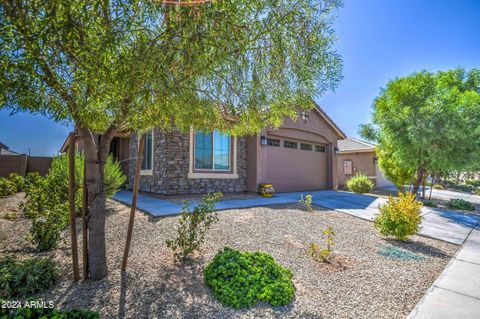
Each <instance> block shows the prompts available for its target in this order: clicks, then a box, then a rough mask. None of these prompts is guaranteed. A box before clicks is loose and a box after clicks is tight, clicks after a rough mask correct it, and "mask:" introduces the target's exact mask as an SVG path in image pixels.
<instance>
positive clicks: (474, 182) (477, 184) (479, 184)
mask: <svg viewBox="0 0 480 319" xmlns="http://www.w3.org/2000/svg"><path fill="white" fill-rule="evenodd" d="M465 184H467V185H471V186H473V187H477V188H480V180H476V179H469V180H466V181H465Z"/></svg>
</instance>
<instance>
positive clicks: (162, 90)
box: [0, 0, 341, 279]
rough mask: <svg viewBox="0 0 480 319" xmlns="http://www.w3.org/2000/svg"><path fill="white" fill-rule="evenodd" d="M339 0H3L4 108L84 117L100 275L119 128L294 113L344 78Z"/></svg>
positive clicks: (249, 122)
mask: <svg viewBox="0 0 480 319" xmlns="http://www.w3.org/2000/svg"><path fill="white" fill-rule="evenodd" d="M170 2H172V1H170ZM184 2H185V1H184ZM339 5H341V3H340V1H338V0H297V1H288V0H251V1H240V0H225V1H222V0H218V1H211V2H207V3H204V4H198V5H190V6H180V5H176V6H171V5H166V4H165V3H162V1H153V0H144V1H139V0H103V1H87V0H79V1H61V0H5V1H2V2H1V4H0V32H1V33H0V108H2V109H9V110H11V111H12V112H18V111H29V112H36V113H41V114H44V115H47V116H49V117H51V118H53V119H54V120H56V121H66V122H70V123H74V125H75V126H76V128H77V130H78V132H79V135H80V137H81V139H82V141H83V145H84V148H85V156H86V174H85V176H86V185H87V194H88V210H89V212H90V219H89V223H88V230H89V268H90V276H91V278H93V279H100V278H103V277H104V276H105V275H106V274H107V266H106V256H105V255H106V253H105V194H104V188H103V178H104V177H103V174H104V164H105V160H106V157H107V153H108V149H109V144H110V141H111V140H112V138H113V136H114V135H115V134H116V133H117V132H119V131H133V132H142V131H144V130H146V129H147V128H151V127H153V126H156V127H160V128H162V129H165V130H168V129H171V128H172V127H177V128H179V129H181V130H183V131H187V130H188V129H189V128H190V127H191V126H194V127H196V128H198V129H203V130H211V129H213V128H214V127H215V128H217V129H220V130H223V131H228V132H229V133H231V134H248V133H255V132H258V131H259V130H260V129H261V128H262V127H265V126H273V127H277V126H279V125H280V124H281V122H282V119H283V118H284V117H285V116H289V117H295V115H296V110H297V108H298V107H304V108H309V107H311V104H310V103H311V102H310V98H311V97H312V96H316V95H318V94H322V93H323V92H324V91H325V90H328V89H332V88H334V87H335V86H336V85H337V83H338V81H339V80H340V78H341V59H340V57H339V55H338V54H337V53H336V51H335V50H334V49H333V48H332V45H333V42H334V40H335V36H334V31H333V29H332V27H331V23H332V16H334V15H335V10H336V9H337V8H338V6H339ZM95 133H99V134H101V135H102V139H101V141H100V142H97V141H96V140H95V138H94V134H95Z"/></svg>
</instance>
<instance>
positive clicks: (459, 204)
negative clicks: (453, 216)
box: [447, 198, 475, 210]
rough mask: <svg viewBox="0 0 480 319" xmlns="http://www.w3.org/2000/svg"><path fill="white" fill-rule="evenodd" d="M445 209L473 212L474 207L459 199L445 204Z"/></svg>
mask: <svg viewBox="0 0 480 319" xmlns="http://www.w3.org/2000/svg"><path fill="white" fill-rule="evenodd" d="M447 207H448V208H451V209H460V210H475V206H474V205H473V204H472V203H470V202H468V201H466V200H463V199H461V198H453V199H451V200H450V201H449V202H448V203H447Z"/></svg>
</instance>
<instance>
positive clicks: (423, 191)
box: [422, 174, 427, 199]
mask: <svg viewBox="0 0 480 319" xmlns="http://www.w3.org/2000/svg"><path fill="white" fill-rule="evenodd" d="M426 186H427V177H426V176H425V174H424V175H423V179H422V199H425V187H426Z"/></svg>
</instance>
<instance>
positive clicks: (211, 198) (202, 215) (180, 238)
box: [165, 193, 222, 260]
mask: <svg viewBox="0 0 480 319" xmlns="http://www.w3.org/2000/svg"><path fill="white" fill-rule="evenodd" d="M220 197H222V193H215V194H213V195H210V194H209V195H206V196H204V197H203V198H202V202H201V203H200V204H198V205H197V206H195V207H194V208H193V212H190V207H189V206H190V204H189V203H188V202H185V203H184V204H183V207H182V214H181V216H180V219H179V220H178V227H177V238H175V239H174V240H167V241H166V242H165V243H166V244H167V247H169V248H170V249H172V250H173V254H174V257H175V259H176V260H181V259H185V258H188V257H189V256H190V255H191V254H193V253H194V252H195V251H197V250H199V249H200V246H201V245H202V244H203V242H204V240H205V233H206V232H207V231H208V229H210V226H211V225H212V224H213V223H216V222H217V221H218V217H217V213H215V212H214V210H213V209H214V207H215V203H216V202H218V201H219V200H220Z"/></svg>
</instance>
